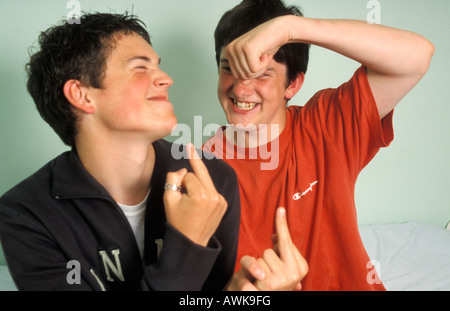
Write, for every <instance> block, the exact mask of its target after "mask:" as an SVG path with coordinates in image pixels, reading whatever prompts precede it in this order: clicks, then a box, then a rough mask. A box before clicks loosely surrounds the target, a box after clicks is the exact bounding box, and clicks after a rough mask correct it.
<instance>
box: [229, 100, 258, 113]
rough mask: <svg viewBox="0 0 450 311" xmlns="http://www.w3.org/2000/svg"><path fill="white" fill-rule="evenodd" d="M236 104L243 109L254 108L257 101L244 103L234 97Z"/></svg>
mask: <svg viewBox="0 0 450 311" xmlns="http://www.w3.org/2000/svg"><path fill="white" fill-rule="evenodd" d="M233 103H234V106H236V107H237V108H239V109H241V110H252V109H253V108H255V107H256V105H257V103H243V102H239V101H237V100H235V99H233Z"/></svg>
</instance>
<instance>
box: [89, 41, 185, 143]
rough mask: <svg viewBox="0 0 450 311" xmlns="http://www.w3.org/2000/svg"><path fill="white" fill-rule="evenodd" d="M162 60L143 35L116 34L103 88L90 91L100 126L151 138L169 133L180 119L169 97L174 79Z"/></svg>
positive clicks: (116, 131) (95, 116) (110, 130)
mask: <svg viewBox="0 0 450 311" xmlns="http://www.w3.org/2000/svg"><path fill="white" fill-rule="evenodd" d="M159 63H160V58H159V56H158V55H157V54H156V52H155V51H154V50H153V48H152V47H151V46H150V45H149V44H148V43H147V42H146V41H145V40H144V39H143V38H142V37H141V36H139V35H136V34H133V35H121V36H118V37H117V40H116V44H115V47H114V48H113V50H112V51H111V53H110V55H109V58H108V59H107V63H106V71H105V76H104V79H103V81H102V88H99V89H96V88H90V91H89V94H90V96H91V99H92V100H93V102H94V106H95V112H94V113H92V117H93V118H94V119H95V120H96V122H97V125H98V128H101V129H102V131H107V132H108V133H112V134H113V135H117V134H120V133H133V134H139V133H141V134H144V135H146V137H149V138H151V139H152V140H157V139H160V138H162V137H164V136H166V135H168V134H169V133H170V131H171V129H172V127H173V126H174V125H175V124H176V122H177V121H176V117H175V114H174V111H173V106H172V104H171V103H170V102H169V100H168V88H169V87H170V86H171V85H172V83H173V81H172V79H171V78H170V77H169V76H168V75H167V74H166V73H165V72H163V71H161V70H160V69H159Z"/></svg>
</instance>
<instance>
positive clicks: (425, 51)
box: [283, 17, 434, 76]
mask: <svg viewBox="0 0 450 311" xmlns="http://www.w3.org/2000/svg"><path fill="white" fill-rule="evenodd" d="M289 18H290V20H289V21H288V22H285V23H283V24H284V26H287V27H288V28H287V29H288V30H287V32H288V34H289V39H288V40H289V42H290V43H292V42H303V43H309V44H313V45H317V46H321V47H323V48H326V49H329V50H332V51H335V52H337V53H339V54H342V55H344V56H346V57H349V58H351V59H353V60H355V61H357V62H359V63H361V64H363V65H365V66H366V67H367V68H370V69H371V70H372V71H374V72H377V73H379V74H383V75H387V76H398V75H415V74H417V75H423V74H424V73H425V72H426V71H427V69H428V67H429V63H430V60H431V56H432V55H433V53H434V46H433V45H432V44H431V43H430V42H429V41H428V40H427V39H425V38H424V37H422V36H421V35H419V34H416V33H413V32H410V31H406V30H401V29H395V28H391V27H387V26H383V25H377V24H369V23H367V22H363V21H356V20H319V19H310V18H301V17H289Z"/></svg>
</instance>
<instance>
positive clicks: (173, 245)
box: [142, 223, 221, 291]
mask: <svg viewBox="0 0 450 311" xmlns="http://www.w3.org/2000/svg"><path fill="white" fill-rule="evenodd" d="M166 229H167V230H166V235H165V237H164V246H163V248H162V250H161V254H160V257H159V260H158V262H157V263H155V264H153V265H150V266H147V267H146V269H145V272H144V280H143V283H142V289H143V290H158V291H167V290H171V291H181V290H190V291H196V290H197V291H198V290H201V289H202V286H203V284H204V283H205V280H206V278H207V277H208V275H209V273H210V271H211V268H212V266H213V265H214V263H215V261H216V259H217V256H218V254H219V253H220V251H221V245H220V243H219V242H218V241H217V239H215V238H214V236H213V237H212V238H211V240H210V242H209V244H208V245H207V247H203V246H200V245H197V244H195V243H193V242H192V241H190V240H189V239H188V238H186V237H185V236H184V235H183V234H181V233H180V232H179V231H177V230H176V229H175V228H173V227H172V226H171V225H170V224H169V223H166Z"/></svg>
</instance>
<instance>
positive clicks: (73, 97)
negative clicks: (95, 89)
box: [63, 79, 95, 114]
mask: <svg viewBox="0 0 450 311" xmlns="http://www.w3.org/2000/svg"><path fill="white" fill-rule="evenodd" d="M87 90H88V88H87V87H86V86H84V85H83V84H82V83H81V82H80V81H79V80H74V79H72V80H68V81H66V83H65V84H64V88H63V91H64V96H66V98H67V100H68V101H69V103H71V104H72V105H73V106H74V107H76V108H78V109H79V110H81V111H83V112H85V113H88V114H90V113H94V112H95V105H94V102H93V100H91V98H90V96H88V92H87Z"/></svg>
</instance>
